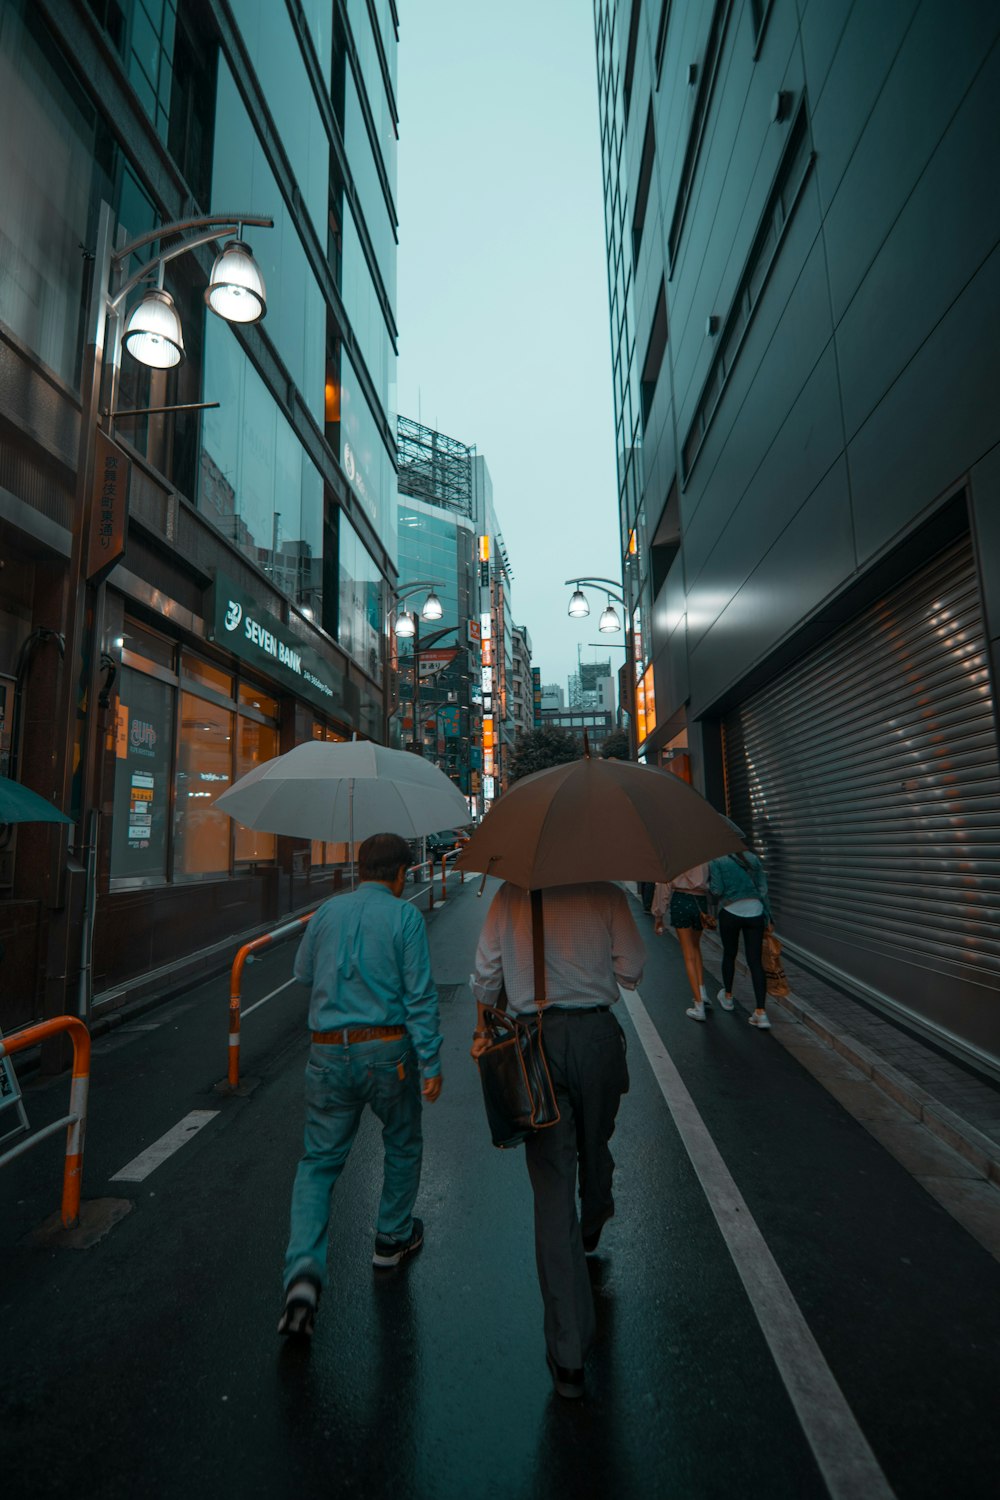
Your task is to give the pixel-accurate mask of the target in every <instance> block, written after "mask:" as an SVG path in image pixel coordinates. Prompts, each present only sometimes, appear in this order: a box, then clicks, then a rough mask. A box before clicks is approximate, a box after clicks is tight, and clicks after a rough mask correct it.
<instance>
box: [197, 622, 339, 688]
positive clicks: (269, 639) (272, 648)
mask: <svg viewBox="0 0 1000 1500" xmlns="http://www.w3.org/2000/svg"><path fill="white" fill-rule="evenodd" d="M241 620H242V621H243V634H244V635H245V636H246V638H247V640H248V641H250V642H251V643H252V644H253V645H254V646H258V647H259V648H260V650H261V651H265V652H266V653H267V655H268V656H273V657H274V658H275V659H276V660H277V661H280V662H281V665H282V666H283V667H290V668H291V670H292V671H293V672H297V673H298V675H299V676H300V677H301V676H302V653H301V652H300V651H293V650H292V648H291V646H286V645H285V643H284V641H279V640H278V637H277V636H276V635H275V634H274V631H273V630H268V629H267V628H266V627H265V626H264V625H258V623H257V621H256V620H255V619H253V618H252V616H250V615H244V613H243V606H242V604H240V603H239V602H238V600H236V599H230V600H229V603H228V605H227V606H226V616H225V619H224V620H223V624H224V625H225V628H226V629H227V630H230V631H232V630H238V629H239V626H240V621H241ZM331 696H332V694H331Z"/></svg>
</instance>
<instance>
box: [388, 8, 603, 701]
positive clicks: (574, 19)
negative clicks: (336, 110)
mask: <svg viewBox="0 0 1000 1500" xmlns="http://www.w3.org/2000/svg"><path fill="white" fill-rule="evenodd" d="M400 12H401V15H400V32H399V112H400V143H399V201H398V210H399V220H400V229H399V288H398V306H397V314H398V319H399V330H400V338H399V348H400V359H399V410H400V411H401V412H402V413H403V414H404V415H406V416H409V417H415V418H419V420H421V421H423V422H425V423H427V425H428V426H431V427H436V428H437V429H438V430H439V431H441V432H446V433H448V434H449V435H450V436H452V437H456V438H459V439H460V440H461V441H462V442H465V443H474V444H475V446H476V450H477V452H479V453H481V454H482V455H483V456H484V457H485V459H486V462H487V464H488V465H489V469H490V473H491V475H492V478H493V490H494V501H495V504H496V509H497V515H498V517H499V520H500V526H501V529H502V531H503V536H504V540H505V542H506V544H507V551H508V554H509V556H510V561H511V566H512V568H513V571H514V618H515V620H516V622H517V623H518V624H519V625H526V626H527V627H528V631H529V633H530V635H531V641H532V648H533V660H534V664H535V665H536V666H540V667H541V669H542V681H543V682H559V683H560V684H562V686H563V687H565V684H566V677H567V674H568V673H569V672H571V671H573V670H575V667H576V648H577V643H578V642H579V643H581V644H582V645H583V646H584V655H583V659H584V660H585V661H593V660H596V659H599V658H600V657H601V656H602V654H604V655H607V656H610V658H611V662H612V669H613V670H614V671H617V668H618V667H619V666H620V664H621V662H622V661H623V660H624V654H623V652H622V651H621V650H620V649H614V650H612V651H610V652H606V653H602V652H601V651H600V650H594V649H592V647H591V646H590V644H589V643H590V642H593V641H597V640H599V639H600V637H599V636H598V632H597V620H598V617H599V615H600V611H601V609H602V608H603V606H604V602H605V601H604V599H603V598H602V597H600V596H598V595H597V594H595V593H593V591H591V593H590V603H591V611H592V612H591V615H590V617H589V619H587V620H585V621H583V622H578V621H575V620H570V619H569V618H568V617H567V614H566V604H567V601H568V597H569V590H568V589H565V588H564V587H563V579H564V578H569V577H570V575H571V574H575V573H582V574H590V575H594V574H597V575H602V576H607V577H615V576H617V574H618V572H619V567H618V562H617V557H618V539H617V519H616V516H617V502H616V480H615V451H614V420H613V410H612V394H611V366H610V354H609V348H610V340H609V334H608V297H607V274H606V268H605V262H604V221H603V209H602V204H601V156H600V137H599V127H598V113H597V83H596V68H595V60H594V37H593V12H592V7H591V3H590V0H506V3H504V4H503V5H495V4H491V3H489V0H403V3H402V4H401V5H400ZM610 639H611V640H615V641H618V642H622V641H623V640H624V636H623V635H622V634H619V635H617V636H612V637H611V638H610Z"/></svg>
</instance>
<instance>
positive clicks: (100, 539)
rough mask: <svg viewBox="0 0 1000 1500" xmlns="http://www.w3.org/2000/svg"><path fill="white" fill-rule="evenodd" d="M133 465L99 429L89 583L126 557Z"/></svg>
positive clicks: (95, 580)
mask: <svg viewBox="0 0 1000 1500" xmlns="http://www.w3.org/2000/svg"><path fill="white" fill-rule="evenodd" d="M131 477H132V464H131V462H130V461H129V459H127V458H126V457H125V454H124V453H123V452H122V450H121V449H120V448H119V447H118V445H117V443H113V442H112V441H111V439H110V438H109V437H108V435H107V433H105V432H103V431H102V430H101V429H100V428H98V432H97V449H96V452H95V454H94V487H93V490H92V491H91V498H90V536H89V537H88V539H87V582H88V583H100V581H101V579H102V578H105V577H106V576H107V574H108V573H110V571H111V569H112V568H113V567H114V565H115V563H116V562H118V561H120V559H121V558H123V557H124V556H125V532H126V530H127V528H128V491H129V483H130V481H131Z"/></svg>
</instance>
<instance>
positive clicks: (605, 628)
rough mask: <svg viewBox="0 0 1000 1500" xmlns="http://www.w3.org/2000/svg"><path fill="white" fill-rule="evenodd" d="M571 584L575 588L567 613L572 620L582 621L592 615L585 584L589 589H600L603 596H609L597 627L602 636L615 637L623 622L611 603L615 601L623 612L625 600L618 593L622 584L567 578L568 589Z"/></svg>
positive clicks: (597, 579)
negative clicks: (584, 590)
mask: <svg viewBox="0 0 1000 1500" xmlns="http://www.w3.org/2000/svg"><path fill="white" fill-rule="evenodd" d="M570 584H573V585H574V588H573V593H572V594H571V595H570V601H569V606H568V609H567V613H568V614H569V615H570V616H571V618H572V619H574V620H582V619H584V618H585V616H587V615H589V614H590V605H589V603H588V602H587V596H586V594H585V593H584V592H583V584H587V586H588V587H591V588H599V589H600V591H601V593H602V594H606V595H607V600H608V602H607V605H606V607H605V608H604V610H603V611H602V613H601V618H600V621H599V622H598V626H597V628H598V630H599V631H600V632H601V634H602V635H614V633H615V632H616V631H618V630H621V628H622V622H621V620H620V619H619V617H618V611H617V610H616V609H615V607H614V605H613V604H612V602H611V601H612V599H614V600H615V601H616V602H617V603H618V604H620V605H621V607H622V610H624V608H625V600H624V598H623V597H622V595H621V594H620V593H618V592H617V590H618V588H620V587H621V585H620V584H618V583H616V582H615V580H614V579H613V578H567V579H566V586H567V588H568V587H569V585H570Z"/></svg>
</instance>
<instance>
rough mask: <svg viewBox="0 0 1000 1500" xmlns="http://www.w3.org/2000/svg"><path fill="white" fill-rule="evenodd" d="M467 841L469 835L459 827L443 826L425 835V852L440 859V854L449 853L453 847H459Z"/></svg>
mask: <svg viewBox="0 0 1000 1500" xmlns="http://www.w3.org/2000/svg"><path fill="white" fill-rule="evenodd" d="M468 842H469V835H468V834H467V833H463V832H462V830H461V829H460V828H443V829H440V830H439V831H438V832H437V833H429V834H428V835H427V853H428V855H433V856H434V858H435V859H440V857H441V855H442V854H451V852H452V851H453V850H454V849H460V848H461V847H462V845H463V844H467V843H468Z"/></svg>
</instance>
